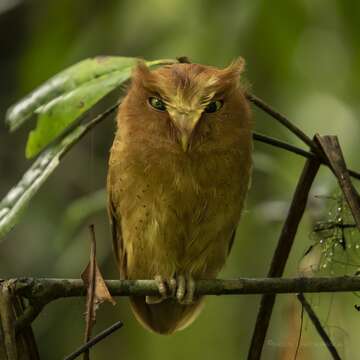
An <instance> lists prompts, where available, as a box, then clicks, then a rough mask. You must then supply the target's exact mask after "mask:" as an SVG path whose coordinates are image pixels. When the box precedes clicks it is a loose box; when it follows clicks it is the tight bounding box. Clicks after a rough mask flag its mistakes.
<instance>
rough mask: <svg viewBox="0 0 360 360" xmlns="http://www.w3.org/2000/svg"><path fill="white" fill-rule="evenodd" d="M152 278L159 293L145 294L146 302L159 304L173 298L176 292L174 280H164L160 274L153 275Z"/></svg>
mask: <svg viewBox="0 0 360 360" xmlns="http://www.w3.org/2000/svg"><path fill="white" fill-rule="evenodd" d="M154 280H155V281H156V283H157V286H158V289H159V295H155V296H146V298H145V301H146V303H147V304H159V303H161V302H162V301H164V300H166V299H169V298H173V297H174V296H175V293H176V280H175V279H170V280H168V281H166V280H164V279H163V278H162V276H161V275H157V276H155V278H154Z"/></svg>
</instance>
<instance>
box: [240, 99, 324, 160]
mask: <svg viewBox="0 0 360 360" xmlns="http://www.w3.org/2000/svg"><path fill="white" fill-rule="evenodd" d="M245 95H246V98H247V99H248V100H249V101H251V102H252V103H253V104H255V105H256V106H257V107H259V108H260V109H262V110H263V111H265V112H266V113H268V114H269V115H271V116H272V117H273V118H274V119H276V120H278V121H279V122H280V123H281V124H282V125H284V126H285V127H286V128H287V129H288V130H290V131H291V132H292V133H293V134H295V135H296V136H297V137H298V138H299V139H300V140H302V141H303V142H304V143H305V144H306V145H308V146H309V147H310V149H311V150H312V151H313V152H315V153H317V152H318V149H317V147H316V145H315V143H314V141H313V140H312V139H311V138H310V137H309V136H307V135H306V134H305V133H304V132H303V131H302V130H301V129H300V128H298V127H297V126H295V125H294V124H293V123H292V122H291V121H290V120H289V119H288V118H287V117H286V116H284V115H283V114H281V113H279V112H278V111H276V110H274V109H273V108H272V107H271V106H270V105H268V104H266V103H265V102H264V101H263V100H261V99H260V98H258V97H257V96H255V95H253V94H250V93H246V94H245Z"/></svg>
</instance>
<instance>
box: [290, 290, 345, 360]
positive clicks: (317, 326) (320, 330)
mask: <svg viewBox="0 0 360 360" xmlns="http://www.w3.org/2000/svg"><path fill="white" fill-rule="evenodd" d="M297 298H298V299H299V301H300V302H301V305H302V306H303V308H304V310H305V311H306V313H307V314H308V316H309V318H310V320H311V322H312V323H313V324H314V326H315V329H316V331H317V332H318V334H319V335H320V337H321V339H322V340H323V341H324V343H325V345H326V347H327V348H328V350H329V351H330V354H331V355H332V358H333V359H335V360H341V358H340V355H339V353H338V352H337V350H336V347H335V346H334V344H333V343H332V342H331V339H330V338H329V336H328V334H327V333H326V331H325V329H324V328H323V326H322V325H321V323H320V320H319V318H318V317H317V316H316V314H315V312H314V310H313V309H312V307H311V305H310V304H309V303H308V301H307V300H306V299H305V296H304V294H302V293H300V294H298V295H297Z"/></svg>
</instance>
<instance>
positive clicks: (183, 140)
mask: <svg viewBox="0 0 360 360" xmlns="http://www.w3.org/2000/svg"><path fill="white" fill-rule="evenodd" d="M200 116H201V112H200V113H198V112H193V113H178V112H177V113H174V114H173V116H172V121H173V123H174V125H175V126H176V128H177V129H178V130H179V141H180V144H181V148H182V149H183V151H184V152H187V151H188V149H189V145H190V140H191V135H192V133H193V131H194V129H195V127H196V124H197V123H198V121H199V119H200Z"/></svg>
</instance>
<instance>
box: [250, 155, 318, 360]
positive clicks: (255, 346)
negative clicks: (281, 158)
mask: <svg viewBox="0 0 360 360" xmlns="http://www.w3.org/2000/svg"><path fill="white" fill-rule="evenodd" d="M319 167H320V162H319V161H318V160H317V159H308V160H307V162H306V164H305V166H304V169H303V171H302V174H301V176H300V179H299V182H298V184H297V187H296V189H295V193H294V196H293V199H292V202H291V205H290V209H289V212H288V215H287V218H286V220H285V223H284V225H283V228H282V231H281V234H280V237H279V241H278V244H277V247H276V249H275V252H274V255H273V258H272V261H271V265H270V269H269V272H268V277H280V276H282V274H283V272H284V269H285V265H286V262H287V259H288V257H289V254H290V250H291V247H292V244H293V242H294V239H295V235H296V232H297V229H298V226H299V223H300V220H301V218H302V216H303V213H304V211H305V206H306V202H307V198H308V194H309V191H310V188H311V185H312V183H313V181H314V179H315V176H316V174H317V172H318V170H319ZM274 304H275V294H271V295H269V294H267V295H263V297H262V298H261V303H260V308H259V312H258V315H257V319H256V324H255V328H254V332H253V336H252V340H251V345H250V349H249V353H248V359H249V360H250V359H251V360H257V359H260V356H261V352H262V348H263V345H264V341H265V337H266V333H267V329H268V327H269V324H270V318H271V314H272V310H273V307H274Z"/></svg>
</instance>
